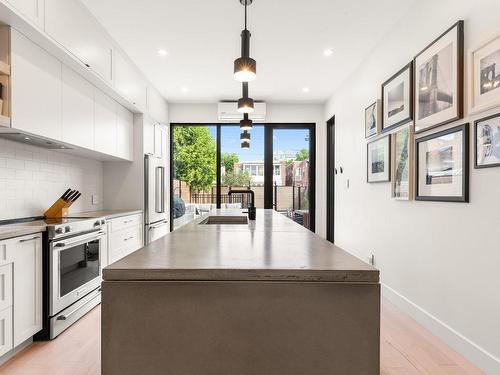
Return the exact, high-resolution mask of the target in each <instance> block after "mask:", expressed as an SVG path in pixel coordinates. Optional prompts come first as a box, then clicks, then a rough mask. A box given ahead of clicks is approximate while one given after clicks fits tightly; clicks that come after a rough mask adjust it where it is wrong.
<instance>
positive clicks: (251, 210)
mask: <svg viewBox="0 0 500 375" xmlns="http://www.w3.org/2000/svg"><path fill="white" fill-rule="evenodd" d="M233 194H250V197H251V199H250V200H249V201H248V220H255V216H256V214H257V212H256V210H255V193H254V191H253V190H250V189H245V190H229V192H228V193H227V195H229V196H231V195H233Z"/></svg>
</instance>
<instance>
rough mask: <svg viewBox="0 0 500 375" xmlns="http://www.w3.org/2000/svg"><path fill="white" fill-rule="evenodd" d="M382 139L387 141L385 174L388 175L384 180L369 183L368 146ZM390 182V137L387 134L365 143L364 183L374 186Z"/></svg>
mask: <svg viewBox="0 0 500 375" xmlns="http://www.w3.org/2000/svg"><path fill="white" fill-rule="evenodd" d="M383 139H387V154H388V157H387V170H388V173H387V175H388V177H387V179H386V180H378V181H370V172H369V167H368V152H369V150H370V145H371V144H372V143H375V142H378V141H381V140H383ZM390 181H391V135H390V134H387V135H386V136H384V137H380V138H377V139H373V140H371V141H370V142H367V143H366V182H367V183H369V184H376V183H380V182H390Z"/></svg>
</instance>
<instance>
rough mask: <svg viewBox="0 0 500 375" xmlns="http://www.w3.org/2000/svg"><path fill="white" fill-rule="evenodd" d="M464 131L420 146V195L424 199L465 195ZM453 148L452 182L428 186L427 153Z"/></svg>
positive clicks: (422, 143)
mask: <svg viewBox="0 0 500 375" xmlns="http://www.w3.org/2000/svg"><path fill="white" fill-rule="evenodd" d="M463 137H464V133H463V131H461V130H460V131H456V132H453V133H450V134H446V135H443V136H440V137H437V138H434V139H429V140H427V141H423V142H420V143H419V144H418V150H417V152H418V166H417V168H418V195H419V196H424V197H461V196H462V195H463V193H464V192H463V186H462V182H463V178H464V176H463V153H464V149H463ZM448 146H452V147H453V148H452V150H453V151H452V153H453V160H454V167H453V171H454V172H453V173H452V177H451V179H452V182H451V183H444V184H433V185H427V184H426V175H427V158H426V156H427V152H428V151H432V150H438V149H439V148H443V147H448Z"/></svg>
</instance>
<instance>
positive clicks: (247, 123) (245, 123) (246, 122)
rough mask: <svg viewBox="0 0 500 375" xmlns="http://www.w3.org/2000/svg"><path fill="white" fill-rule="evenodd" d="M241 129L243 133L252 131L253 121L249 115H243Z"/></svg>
mask: <svg viewBox="0 0 500 375" xmlns="http://www.w3.org/2000/svg"><path fill="white" fill-rule="evenodd" d="M240 129H241V130H243V131H247V130H251V129H252V120H250V119H249V118H248V113H245V114H244V115H243V120H241V121H240Z"/></svg>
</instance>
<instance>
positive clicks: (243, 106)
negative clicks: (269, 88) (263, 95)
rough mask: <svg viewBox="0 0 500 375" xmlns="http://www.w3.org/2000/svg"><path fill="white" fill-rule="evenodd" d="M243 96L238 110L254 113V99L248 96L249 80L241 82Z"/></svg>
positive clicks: (239, 100)
mask: <svg viewBox="0 0 500 375" xmlns="http://www.w3.org/2000/svg"><path fill="white" fill-rule="evenodd" d="M241 86H242V91H243V97H242V98H239V99H238V112H240V113H252V112H253V99H252V98H249V97H248V82H243V83H242V84H241Z"/></svg>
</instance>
